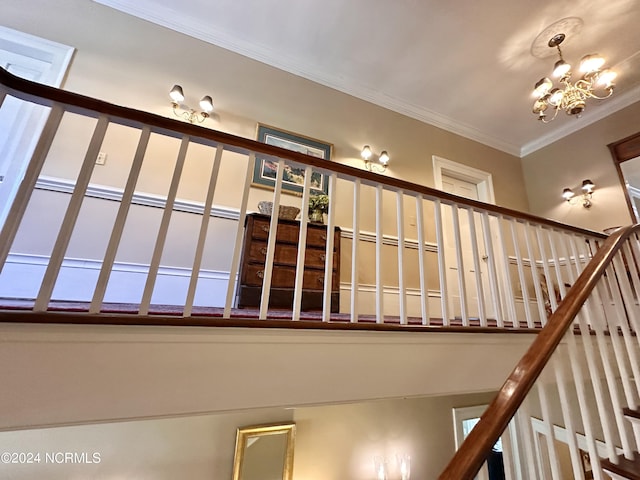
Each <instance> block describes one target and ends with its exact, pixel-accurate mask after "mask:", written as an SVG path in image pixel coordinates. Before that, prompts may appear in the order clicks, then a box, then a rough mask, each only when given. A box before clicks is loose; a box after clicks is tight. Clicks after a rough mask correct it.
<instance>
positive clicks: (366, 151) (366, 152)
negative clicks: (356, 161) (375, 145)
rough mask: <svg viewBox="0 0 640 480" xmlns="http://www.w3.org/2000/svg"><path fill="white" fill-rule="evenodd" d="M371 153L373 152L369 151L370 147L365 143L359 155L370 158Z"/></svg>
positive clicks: (366, 158) (365, 158)
mask: <svg viewBox="0 0 640 480" xmlns="http://www.w3.org/2000/svg"><path fill="white" fill-rule="evenodd" d="M372 154H373V153H372V152H371V147H369V145H365V146H364V147H362V151H361V152H360V156H361V157H362V158H363V159H364V160H369V159H370V158H371V155H372Z"/></svg>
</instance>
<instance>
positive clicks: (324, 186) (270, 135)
mask: <svg viewBox="0 0 640 480" xmlns="http://www.w3.org/2000/svg"><path fill="white" fill-rule="evenodd" d="M257 140H258V141H259V142H262V143H266V144H268V145H274V146H276V147H281V148H285V149H287V150H292V151H294V152H299V153H304V154H306V155H311V156H313V157H317V158H322V159H324V160H327V161H329V160H331V150H332V147H333V146H332V145H331V144H330V143H325V142H322V141H320V140H315V139H313V138H309V137H303V136H301V135H296V134H295V133H291V132H286V131H284V130H278V129H276V128H273V127H269V126H267V125H262V124H258V135H257ZM277 171H278V164H277V163H276V162H274V161H272V160H269V159H266V158H261V157H260V156H259V155H258V156H256V165H255V169H254V171H253V185H255V186H258V187H263V188H274V186H275V183H276V172H277ZM304 171H305V168H304V166H291V165H287V164H286V163H285V167H284V172H283V175H282V191H283V192H287V191H288V192H293V193H302V187H303V186H304ZM328 192H329V183H328V178H327V176H326V175H325V174H323V173H320V172H317V171H313V172H312V173H311V193H312V194H319V193H324V194H328Z"/></svg>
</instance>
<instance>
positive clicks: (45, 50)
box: [0, 26, 75, 226]
mask: <svg viewBox="0 0 640 480" xmlns="http://www.w3.org/2000/svg"><path fill="white" fill-rule="evenodd" d="M0 50H2V51H4V52H8V54H9V55H10V57H11V60H9V61H8V64H3V65H1V66H2V67H4V68H7V67H10V66H11V62H16V63H15V64H16V65H17V64H18V62H19V61H20V60H19V59H21V58H22V59H24V60H25V62H28V63H29V67H30V68H31V69H35V70H36V71H37V81H38V82H39V83H42V84H45V85H50V86H53V87H60V85H61V84H62V81H63V80H64V78H65V75H66V74H67V70H68V68H69V64H70V63H71V58H72V56H73V52H74V51H75V49H74V48H73V47H70V46H68V45H63V44H61V43H57V42H52V41H50V40H46V39H44V38H40V37H36V36H34V35H30V34H28V33H24V32H20V31H17V30H13V29H11V28H7V27H3V26H0ZM0 63H3V62H0ZM5 101H6V100H5ZM19 108H20V109H19V110H18V113H17V115H16V116H15V120H14V121H13V123H12V124H11V125H10V126H9V128H10V129H11V130H10V134H9V135H10V140H9V141H8V142H7V144H5V147H4V149H3V152H4V153H3V154H6V155H9V156H10V157H11V158H13V159H15V160H16V161H15V162H14V163H13V164H11V165H10V166H9V167H8V170H7V172H6V174H7V175H6V178H5V179H4V180H5V182H6V183H4V182H3V183H4V185H1V184H0V226H1V225H2V224H3V223H4V220H5V217H6V215H7V213H8V211H9V207H10V206H11V203H13V198H14V196H15V193H16V191H17V189H18V186H19V184H20V182H21V181H22V178H23V176H24V172H25V170H26V167H27V164H28V162H29V160H30V159H31V155H32V154H33V150H34V149H35V145H36V143H37V140H38V138H39V137H40V133H41V132H42V129H43V127H44V124H45V122H46V121H47V118H48V117H49V109H48V108H44V107H40V106H37V105H34V104H30V103H26V102H25V103H24V104H23V105H21V106H20V107H19ZM3 128H7V126H6V125H3Z"/></svg>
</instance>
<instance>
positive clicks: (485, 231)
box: [481, 211, 504, 328]
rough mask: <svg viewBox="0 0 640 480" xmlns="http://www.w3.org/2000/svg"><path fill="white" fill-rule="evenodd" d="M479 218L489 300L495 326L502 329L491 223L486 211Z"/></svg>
mask: <svg viewBox="0 0 640 480" xmlns="http://www.w3.org/2000/svg"><path fill="white" fill-rule="evenodd" d="M481 217H482V235H483V238H484V249H485V256H486V263H487V269H488V271H489V287H490V289H491V300H492V301H493V308H494V312H495V315H496V324H497V326H498V327H500V328H502V327H504V316H503V314H502V304H501V303H500V290H499V288H498V274H497V271H496V254H495V252H494V250H493V239H492V230H491V222H490V219H489V214H488V213H487V212H486V211H485V212H482V214H481ZM494 220H496V223H497V222H498V220H497V219H494Z"/></svg>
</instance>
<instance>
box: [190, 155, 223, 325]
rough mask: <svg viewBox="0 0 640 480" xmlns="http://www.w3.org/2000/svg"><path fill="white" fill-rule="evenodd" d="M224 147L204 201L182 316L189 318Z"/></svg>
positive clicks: (215, 159)
mask: <svg viewBox="0 0 640 480" xmlns="http://www.w3.org/2000/svg"><path fill="white" fill-rule="evenodd" d="M223 152H224V147H223V146H222V145H218V147H217V148H216V155H215V157H214V159H213V165H212V167H211V177H210V178H209V188H208V189H207V196H206V198H205V201H204V211H203V212H202V220H201V221H200V233H199V234H198V243H197V244H196V252H195V255H194V258H193V267H192V268H191V278H190V279H189V288H188V289H187V298H186V300H185V305H184V310H183V311H182V316H184V317H189V316H191V312H192V309H193V300H194V299H195V297H196V287H197V285H198V277H199V276H200V267H201V266H202V255H203V253H204V246H205V241H206V239H207V232H208V231H209V220H210V219H211V206H212V205H213V194H214V193H215V191H216V184H217V181H218V172H219V171H220V163H221V162H222V153H223Z"/></svg>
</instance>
